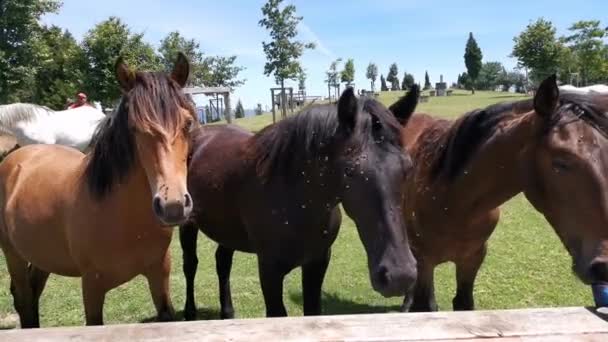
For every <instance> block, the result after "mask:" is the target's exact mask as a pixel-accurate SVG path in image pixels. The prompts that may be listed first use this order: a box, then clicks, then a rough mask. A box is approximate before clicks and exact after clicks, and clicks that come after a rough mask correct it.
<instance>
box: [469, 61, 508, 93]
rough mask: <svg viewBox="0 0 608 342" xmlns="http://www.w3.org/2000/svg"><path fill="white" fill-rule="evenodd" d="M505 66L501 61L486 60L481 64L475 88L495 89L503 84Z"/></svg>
mask: <svg viewBox="0 0 608 342" xmlns="http://www.w3.org/2000/svg"><path fill="white" fill-rule="evenodd" d="M503 71H504V67H503V66H502V63H500V62H486V63H483V65H482V66H481V70H480V71H479V76H478V77H477V82H475V88H477V89H483V90H494V89H495V88H496V87H497V86H499V85H501V77H502V76H503Z"/></svg>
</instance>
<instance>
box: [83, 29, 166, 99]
mask: <svg viewBox="0 0 608 342" xmlns="http://www.w3.org/2000/svg"><path fill="white" fill-rule="evenodd" d="M82 48H83V50H84V59H85V61H84V62H85V76H84V86H85V91H86V92H87V93H88V96H89V98H90V99H91V100H97V101H100V102H101V104H102V106H104V107H109V106H112V105H114V103H115V101H116V100H117V99H118V98H119V97H120V89H119V87H118V84H117V82H116V79H115V76H114V63H115V61H116V59H117V58H118V56H123V57H124V58H125V61H126V62H127V64H128V65H130V66H131V67H132V68H135V69H141V70H147V71H155V70H161V69H162V64H161V60H160V58H159V57H158V56H157V55H156V54H155V53H154V49H153V48H152V46H151V45H150V44H148V43H146V42H144V40H143V34H142V33H132V32H131V30H130V29H129V27H128V26H127V24H125V23H123V22H122V21H121V20H120V19H119V18H116V17H110V18H109V19H107V20H105V21H103V22H101V23H99V24H97V25H96V26H95V27H94V28H93V29H91V30H90V31H89V32H88V33H87V34H86V35H85V37H84V39H83V43H82Z"/></svg>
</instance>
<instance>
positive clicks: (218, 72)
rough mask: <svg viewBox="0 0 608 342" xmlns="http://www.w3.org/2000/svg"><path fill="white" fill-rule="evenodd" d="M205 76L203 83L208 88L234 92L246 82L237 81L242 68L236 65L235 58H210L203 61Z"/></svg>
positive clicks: (243, 80)
mask: <svg viewBox="0 0 608 342" xmlns="http://www.w3.org/2000/svg"><path fill="white" fill-rule="evenodd" d="M204 65H205V69H206V74H205V75H204V78H203V82H204V84H205V85H206V86H208V87H227V88H230V90H231V91H232V90H234V89H235V88H238V87H240V86H242V85H243V84H245V82H246V81H247V80H245V79H239V78H238V76H239V73H240V72H241V71H243V70H245V68H244V67H241V66H238V65H236V56H228V57H224V56H212V57H207V58H205V60H204Z"/></svg>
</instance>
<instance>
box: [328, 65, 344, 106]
mask: <svg viewBox="0 0 608 342" xmlns="http://www.w3.org/2000/svg"><path fill="white" fill-rule="evenodd" d="M341 61H342V58H338V59H336V60H335V61H333V62H331V64H330V65H329V70H327V71H326V72H325V76H326V77H327V78H326V79H325V82H326V83H327V96H328V98H331V89H332V88H334V89H337V87H338V86H339V85H340V83H339V82H338V75H339V72H338V64H339V63H340V62H341ZM335 95H336V98H338V94H337V93H336V94H335Z"/></svg>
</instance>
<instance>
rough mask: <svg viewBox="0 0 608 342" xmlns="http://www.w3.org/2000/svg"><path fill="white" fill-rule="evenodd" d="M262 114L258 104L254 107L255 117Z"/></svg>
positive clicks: (260, 106)
mask: <svg viewBox="0 0 608 342" xmlns="http://www.w3.org/2000/svg"><path fill="white" fill-rule="evenodd" d="M263 112H264V111H263V110H262V104H261V103H258V105H257V106H256V107H255V115H262V113H263Z"/></svg>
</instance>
